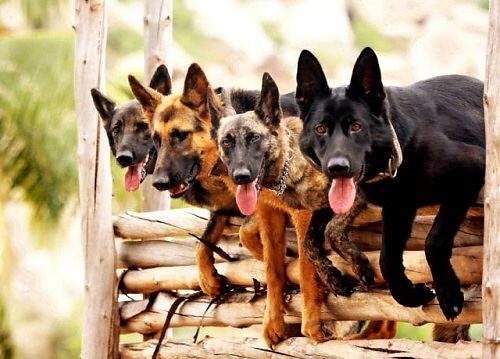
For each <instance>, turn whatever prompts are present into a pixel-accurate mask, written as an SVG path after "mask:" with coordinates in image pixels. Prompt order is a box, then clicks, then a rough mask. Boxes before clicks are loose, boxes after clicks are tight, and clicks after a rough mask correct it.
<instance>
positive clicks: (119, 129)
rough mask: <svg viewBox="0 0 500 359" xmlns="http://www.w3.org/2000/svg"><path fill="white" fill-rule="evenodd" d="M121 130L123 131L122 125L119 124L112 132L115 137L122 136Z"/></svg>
mask: <svg viewBox="0 0 500 359" xmlns="http://www.w3.org/2000/svg"><path fill="white" fill-rule="evenodd" d="M121 129H122V124H121V123H117V124H116V125H115V126H114V127H113V129H112V130H111V132H113V135H115V136H118V135H119V134H120V131H121Z"/></svg>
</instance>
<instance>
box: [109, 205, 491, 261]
mask: <svg viewBox="0 0 500 359" xmlns="http://www.w3.org/2000/svg"><path fill="white" fill-rule="evenodd" d="M476 208H477V207H476ZM370 213H372V214H371V215H370V216H369V218H367V216H365V217H363V219H362V220H358V222H357V223H356V225H355V226H354V227H352V228H351V229H350V231H349V238H350V240H351V241H352V242H354V243H356V245H358V247H359V248H360V249H361V250H365V251H366V250H378V249H380V243H381V233H382V226H381V217H380V213H379V211H378V212H377V213H378V214H376V212H375V210H370ZM480 214H481V213H479V212H478V211H476V212H471V214H470V216H469V217H468V218H467V219H466V221H465V222H464V223H463V224H462V226H461V227H460V230H459V232H458V233H457V235H456V237H455V242H454V245H455V247H465V246H475V245H481V244H482V242H483V219H482V217H481V216H480ZM478 215H479V217H478ZM376 216H378V217H376ZM207 218H208V211H205V210H203V209H198V208H197V209H195V208H187V209H177V210H170V211H158V212H148V213H135V212H127V213H125V214H121V215H119V216H115V217H114V222H113V223H114V228H115V235H116V236H118V237H122V238H130V239H140V238H144V239H147V238H158V237H185V236H187V234H188V232H191V233H193V234H195V235H197V236H200V235H201V234H202V233H203V231H204V229H205V227H206V223H207ZM433 220H434V216H429V215H422V216H418V217H417V218H416V219H415V222H414V224H413V228H412V233H411V236H410V239H409V240H408V242H407V246H406V247H407V249H409V250H422V249H424V241H425V237H426V236H427V233H428V232H429V229H430V227H431V225H432V222H433ZM362 221H363V222H362ZM239 223H241V218H233V219H232V220H231V225H229V226H228V227H227V228H226V232H225V233H226V235H230V234H235V233H238V229H239V226H238V224H239ZM288 238H289V242H291V243H290V245H289V248H290V249H291V250H292V251H295V252H296V239H295V232H294V231H293V229H289V230H288ZM226 239H227V237H226Z"/></svg>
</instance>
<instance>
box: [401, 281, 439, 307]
mask: <svg viewBox="0 0 500 359" xmlns="http://www.w3.org/2000/svg"><path fill="white" fill-rule="evenodd" d="M391 294H392V296H393V297H394V299H395V300H396V302H398V303H399V304H401V305H404V306H406V307H420V306H421V305H424V304H426V303H428V302H429V301H431V300H432V298H434V293H433V292H432V290H431V289H430V288H429V287H427V286H425V285H424V284H416V285H412V286H409V287H407V288H404V289H398V290H394V289H393V288H391Z"/></svg>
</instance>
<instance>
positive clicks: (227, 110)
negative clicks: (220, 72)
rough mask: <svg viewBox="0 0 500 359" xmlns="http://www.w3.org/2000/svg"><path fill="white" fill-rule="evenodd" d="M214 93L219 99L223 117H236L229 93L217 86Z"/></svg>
mask: <svg viewBox="0 0 500 359" xmlns="http://www.w3.org/2000/svg"><path fill="white" fill-rule="evenodd" d="M214 92H215V94H217V95H218V96H219V98H220V101H221V105H222V108H223V111H222V115H223V117H227V116H233V115H236V110H235V109H234V107H233V102H232V101H231V91H229V90H227V89H225V88H224V87H222V86H219V87H217V88H216V89H215V90H214Z"/></svg>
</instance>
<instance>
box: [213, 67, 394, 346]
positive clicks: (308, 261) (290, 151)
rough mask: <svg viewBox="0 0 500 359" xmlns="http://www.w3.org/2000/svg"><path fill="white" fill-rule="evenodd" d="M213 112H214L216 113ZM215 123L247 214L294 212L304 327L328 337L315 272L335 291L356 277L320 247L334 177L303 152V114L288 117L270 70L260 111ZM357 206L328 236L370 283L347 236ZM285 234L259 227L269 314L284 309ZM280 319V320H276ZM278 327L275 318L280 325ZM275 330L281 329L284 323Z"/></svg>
mask: <svg viewBox="0 0 500 359" xmlns="http://www.w3.org/2000/svg"><path fill="white" fill-rule="evenodd" d="M212 112H213V117H214V118H216V117H217V116H216V111H212ZM213 126H214V127H215V128H218V130H217V142H218V146H219V149H220V155H221V159H222V161H223V162H224V163H225V164H226V166H227V171H228V177H225V178H230V179H231V181H232V182H233V183H228V187H230V188H231V187H232V190H233V191H234V192H235V193H236V202H237V204H238V207H239V208H240V210H241V211H242V213H244V214H247V215H250V214H253V213H256V216H257V218H258V221H259V223H263V222H264V221H266V218H269V216H270V214H272V213H273V212H274V211H276V210H277V209H278V210H281V211H284V212H286V213H288V214H289V215H290V216H291V218H292V221H293V224H294V226H295V228H296V231H297V238H298V242H299V261H300V273H301V279H300V285H301V293H302V298H303V316H302V319H303V321H302V331H303V333H304V334H305V335H307V336H308V337H310V338H313V339H315V340H317V341H323V340H325V339H328V338H329V334H330V333H326V332H324V331H323V330H322V328H321V325H320V308H321V304H322V302H323V293H322V290H320V288H321V285H320V282H319V278H318V275H317V273H318V274H319V276H320V277H321V279H323V282H324V284H326V285H327V286H328V288H329V289H330V290H331V291H333V292H334V293H336V294H341V295H349V294H351V293H352V290H353V283H354V281H353V278H350V277H348V276H346V275H343V274H342V273H340V272H339V271H338V270H337V269H336V268H335V267H333V265H332V264H331V262H330V261H329V260H328V259H327V258H326V254H325V253H324V252H323V251H322V242H323V240H324V235H323V233H324V231H325V225H326V223H328V222H329V221H330V219H331V218H332V214H333V213H332V211H331V210H330V208H329V201H328V188H329V183H328V179H327V178H326V176H324V175H323V174H322V173H321V172H319V171H317V170H316V169H315V168H314V167H313V166H312V165H311V164H310V163H309V162H308V161H307V159H305V158H304V157H303V156H302V154H301V152H300V150H299V147H298V135H299V133H300V131H301V129H302V122H301V120H300V119H299V118H298V117H284V118H283V113H282V110H281V108H280V104H279V91H278V88H277V86H276V84H275V83H274V81H273V79H272V78H271V76H270V75H269V74H267V73H266V74H264V77H263V84H262V91H261V97H260V100H259V102H258V104H257V106H256V108H255V110H254V111H249V112H246V113H243V114H235V115H233V116H229V117H225V118H222V119H221V120H220V121H217V120H215V121H213ZM357 204H358V205H357V206H355V208H354V209H353V210H352V211H351V212H350V213H349V214H346V215H343V216H337V217H336V218H335V219H334V220H332V221H331V222H330V223H329V225H328V228H327V234H328V237H329V240H330V243H331V246H332V248H333V249H334V250H335V251H337V252H338V253H339V254H340V255H341V256H342V257H343V258H344V259H346V260H348V261H349V262H350V263H351V264H352V266H353V269H354V273H355V274H356V275H357V279H358V280H359V281H360V282H361V283H362V285H363V286H366V285H368V284H370V283H371V282H372V281H373V271H372V269H371V267H370V265H369V262H368V259H367V258H366V256H365V255H364V254H363V253H362V252H361V251H359V250H358V249H357V248H356V247H355V246H354V245H353V244H351V243H350V242H349V241H347V240H345V236H344V235H343V232H344V231H345V229H346V226H347V224H349V221H351V220H353V219H354V217H355V216H356V215H357V214H358V213H359V212H360V211H361V210H362V209H363V208H364V204H363V201H357ZM269 226H272V224H271V223H270V224H269ZM282 238H283V237H282V236H279V235H275V236H267V235H263V234H262V233H261V239H262V244H263V249H264V254H263V256H264V261H265V262H266V265H265V267H266V274H267V280H268V306H267V308H266V314H267V310H269V311H271V312H273V313H281V311H282V310H283V306H284V303H283V298H282V295H281V293H282V291H283V286H284V282H285V276H284V248H285V244H284V243H282V242H280V240H281V239H282ZM271 283H274V286H271ZM269 315H271V316H272V314H269ZM281 320H282V318H281ZM275 322H279V320H278V318H275ZM280 325H281V324H276V323H275V326H276V327H277V328H279V326H280ZM374 330H375V331H376V333H374ZM395 330H396V325H395V323H394V322H391V321H384V322H371V326H370V329H369V330H367V331H365V332H364V334H362V335H361V336H357V337H358V338H361V337H371V338H373V337H378V338H380V337H386V338H387V337H389V338H392V337H393V336H394V335H395ZM277 332H278V333H280V332H281V329H277Z"/></svg>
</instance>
